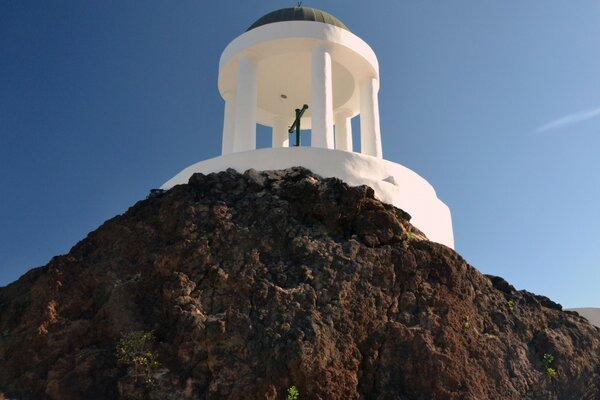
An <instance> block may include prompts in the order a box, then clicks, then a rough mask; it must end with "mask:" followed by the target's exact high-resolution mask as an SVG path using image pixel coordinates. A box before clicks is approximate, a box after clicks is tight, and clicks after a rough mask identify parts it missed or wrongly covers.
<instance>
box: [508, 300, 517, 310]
mask: <svg viewBox="0 0 600 400" xmlns="http://www.w3.org/2000/svg"><path fill="white" fill-rule="evenodd" d="M507 306H508V311H510V312H513V311H515V302H514V301H512V300H509V301H508V303H507Z"/></svg>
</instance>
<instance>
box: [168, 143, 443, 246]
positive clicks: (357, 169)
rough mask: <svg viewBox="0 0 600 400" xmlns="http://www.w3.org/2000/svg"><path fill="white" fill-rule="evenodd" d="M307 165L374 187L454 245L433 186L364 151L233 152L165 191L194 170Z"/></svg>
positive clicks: (431, 236)
mask: <svg viewBox="0 0 600 400" xmlns="http://www.w3.org/2000/svg"><path fill="white" fill-rule="evenodd" d="M295 166H301V167H305V168H308V169H310V170H311V171H312V172H314V173H315V174H318V175H320V176H322V177H324V178H330V177H336V178H340V179H341V180H343V181H344V182H346V183H348V184H349V185H353V186H356V185H368V186H370V187H372V188H373V190H375V196H376V197H377V198H378V199H379V200H381V201H383V202H385V203H388V204H392V205H394V206H396V207H398V208H401V209H402V210H404V211H406V212H407V213H409V214H410V215H411V216H412V219H411V223H412V224H413V225H414V226H416V227H417V228H418V229H420V230H421V231H422V232H423V233H424V234H425V235H427V237H428V238H429V239H430V240H432V241H434V242H438V243H441V244H444V245H446V246H448V247H451V248H454V234H453V232H452V217H451V215H450V210H449V209H448V207H447V206H446V205H445V204H444V203H443V202H442V201H440V200H439V199H438V198H437V196H436V193H435V190H434V189H433V187H432V186H431V185H430V184H429V183H428V182H427V181H426V180H425V179H423V178H421V177H420V176H419V175H417V174H416V173H415V172H413V171H411V170H410V169H408V168H406V167H404V166H402V165H400V164H396V163H393V162H391V161H387V160H382V159H380V158H376V157H372V156H367V155H364V154H358V153H351V152H347V151H340V150H329V149H321V148H315V147H290V148H266V149H260V150H253V151H246V152H241V153H233V154H228V155H224V156H221V157H216V158H211V159H210V160H206V161H200V162H198V163H196V164H193V165H191V166H189V167H187V168H185V169H184V170H183V171H181V172H180V173H178V174H177V175H175V176H174V177H173V178H171V179H170V180H169V181H167V182H166V183H165V184H164V185H162V187H161V189H165V190H168V189H170V188H172V187H173V186H175V185H180V184H184V183H187V182H188V180H189V178H190V177H191V176H192V174H194V173H196V172H201V173H203V174H209V173H211V172H219V171H224V170H226V169H227V168H233V169H235V170H237V171H238V172H244V171H246V170H248V169H250V168H254V169H256V170H258V171H266V170H274V169H285V168H290V167H295Z"/></svg>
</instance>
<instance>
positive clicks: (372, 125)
mask: <svg viewBox="0 0 600 400" xmlns="http://www.w3.org/2000/svg"><path fill="white" fill-rule="evenodd" d="M378 91H379V82H378V81H377V79H375V78H372V77H368V78H365V79H363V80H362V81H361V83H360V149H361V150H360V152H361V153H363V154H368V155H370V156H374V157H377V158H383V154H382V151H381V132H380V129H379V100H378V99H377V92H378Z"/></svg>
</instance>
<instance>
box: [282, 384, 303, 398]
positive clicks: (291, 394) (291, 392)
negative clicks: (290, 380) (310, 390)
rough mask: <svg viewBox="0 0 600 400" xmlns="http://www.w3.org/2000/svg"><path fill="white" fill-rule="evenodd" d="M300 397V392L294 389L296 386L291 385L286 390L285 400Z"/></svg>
mask: <svg viewBox="0 0 600 400" xmlns="http://www.w3.org/2000/svg"><path fill="white" fill-rule="evenodd" d="M299 398H300V392H299V391H298V389H296V386H292V387H290V388H289V389H288V390H287V397H286V398H285V399H286V400H298V399H299Z"/></svg>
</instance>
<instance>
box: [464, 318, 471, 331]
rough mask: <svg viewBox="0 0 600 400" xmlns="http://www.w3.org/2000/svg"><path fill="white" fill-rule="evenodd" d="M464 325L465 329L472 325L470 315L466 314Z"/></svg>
mask: <svg viewBox="0 0 600 400" xmlns="http://www.w3.org/2000/svg"><path fill="white" fill-rule="evenodd" d="M462 326H463V329H469V328H470V327H471V318H470V317H469V316H468V315H465V318H464V319H463V325H462Z"/></svg>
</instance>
